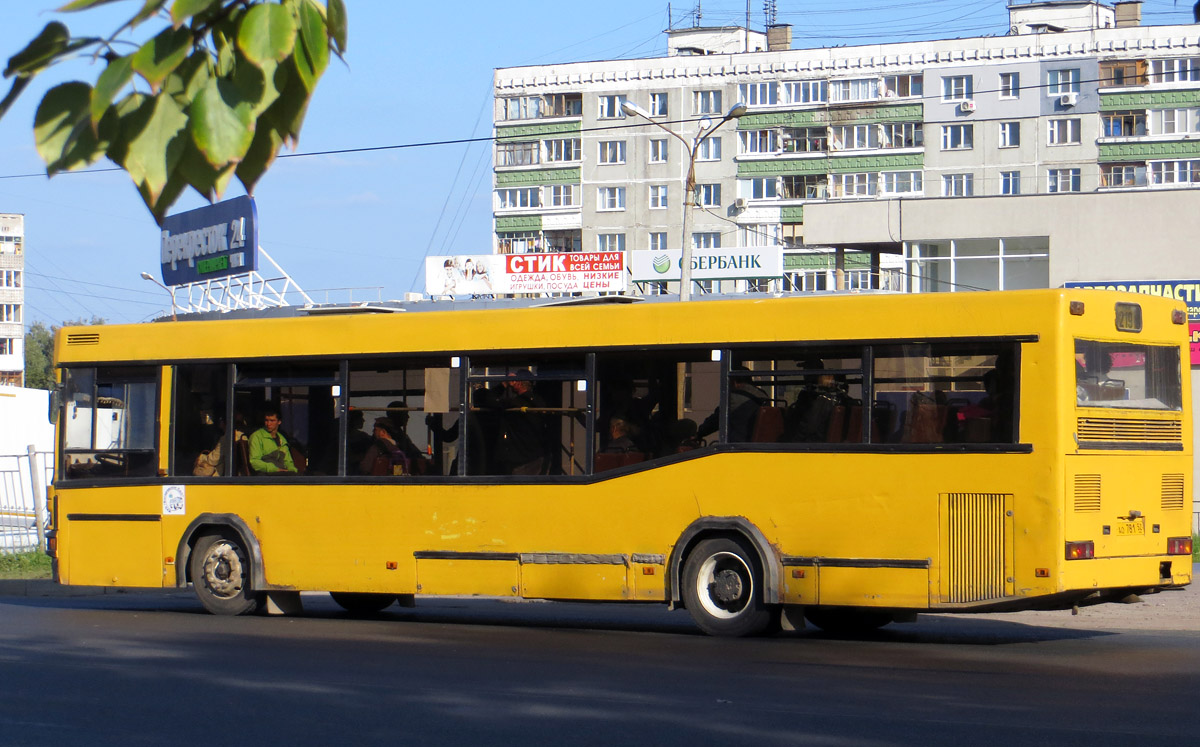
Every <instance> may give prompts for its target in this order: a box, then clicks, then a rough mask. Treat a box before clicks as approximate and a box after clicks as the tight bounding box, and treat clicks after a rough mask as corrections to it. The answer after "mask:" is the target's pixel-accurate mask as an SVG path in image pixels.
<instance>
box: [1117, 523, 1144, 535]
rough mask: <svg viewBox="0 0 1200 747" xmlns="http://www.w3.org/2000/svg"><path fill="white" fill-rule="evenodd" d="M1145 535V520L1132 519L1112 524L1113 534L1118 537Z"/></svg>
mask: <svg viewBox="0 0 1200 747" xmlns="http://www.w3.org/2000/svg"><path fill="white" fill-rule="evenodd" d="M1145 533H1146V520H1145V519H1134V520H1133V521H1118V522H1117V523H1116V524H1113V534H1115V535H1117V536H1118V537H1130V536H1133V535H1135V534H1136V535H1144V534H1145Z"/></svg>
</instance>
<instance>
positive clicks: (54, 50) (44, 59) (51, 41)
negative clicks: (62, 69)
mask: <svg viewBox="0 0 1200 747" xmlns="http://www.w3.org/2000/svg"><path fill="white" fill-rule="evenodd" d="M70 40H71V32H70V31H69V30H68V29H67V27H66V26H64V25H63V24H61V23H59V22H58V21H51V22H50V23H48V24H46V28H44V29H42V32H41V33H40V34H38V35H37V36H36V37H35V38H34V40H33V41H31V42H29V44H27V45H26V46H25V48H24V49H22V50H21V51H20V52H17V53H16V54H14V55H13V56H12V57H9V58H8V67H6V68H4V77H5V78H9V77H12V76H13V75H33V74H34V73H36V72H38V71H39V70H42V69H43V68H45V67H46V66H47V65H49V64H50V63H51V62H53V61H54V58H56V57H58V56H59V55H60V54H62V53H63V52H64V51H65V50H66V48H67V42H69V41H70Z"/></svg>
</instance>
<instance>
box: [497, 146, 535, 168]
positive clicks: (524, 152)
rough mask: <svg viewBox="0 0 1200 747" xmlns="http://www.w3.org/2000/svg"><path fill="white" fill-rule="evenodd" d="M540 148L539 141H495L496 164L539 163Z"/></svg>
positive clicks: (527, 164) (521, 164)
mask: <svg viewBox="0 0 1200 747" xmlns="http://www.w3.org/2000/svg"><path fill="white" fill-rule="evenodd" d="M540 155H541V148H540V147H539V143H538V142H537V141H536V140H534V141H532V142H522V143H496V165H497V166H532V165H533V164H536V163H539V162H540V160H541V159H540V158H539V156H540Z"/></svg>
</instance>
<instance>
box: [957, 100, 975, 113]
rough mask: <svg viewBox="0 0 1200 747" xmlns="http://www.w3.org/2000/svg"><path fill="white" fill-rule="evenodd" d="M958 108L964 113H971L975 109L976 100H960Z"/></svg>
mask: <svg viewBox="0 0 1200 747" xmlns="http://www.w3.org/2000/svg"><path fill="white" fill-rule="evenodd" d="M958 110H959V111H960V112H962V113H964V114H970V113H971V112H973V111H975V102H974V101H970V100H967V101H960V102H958Z"/></svg>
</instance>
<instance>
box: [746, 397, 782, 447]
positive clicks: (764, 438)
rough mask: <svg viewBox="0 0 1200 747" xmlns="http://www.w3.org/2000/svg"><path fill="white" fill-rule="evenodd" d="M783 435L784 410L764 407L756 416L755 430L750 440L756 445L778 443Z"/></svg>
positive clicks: (771, 406)
mask: <svg viewBox="0 0 1200 747" xmlns="http://www.w3.org/2000/svg"><path fill="white" fill-rule="evenodd" d="M782 435H783V408H782V407H777V406H775V405H762V406H761V407H759V408H758V414H757V415H755V416H754V430H753V431H752V432H751V435H750V440H751V441H753V442H754V443H756V444H762V443H772V444H773V443H776V442H777V441H779V438H780V437H781V436H782Z"/></svg>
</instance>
